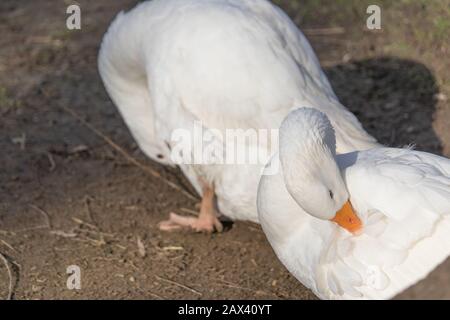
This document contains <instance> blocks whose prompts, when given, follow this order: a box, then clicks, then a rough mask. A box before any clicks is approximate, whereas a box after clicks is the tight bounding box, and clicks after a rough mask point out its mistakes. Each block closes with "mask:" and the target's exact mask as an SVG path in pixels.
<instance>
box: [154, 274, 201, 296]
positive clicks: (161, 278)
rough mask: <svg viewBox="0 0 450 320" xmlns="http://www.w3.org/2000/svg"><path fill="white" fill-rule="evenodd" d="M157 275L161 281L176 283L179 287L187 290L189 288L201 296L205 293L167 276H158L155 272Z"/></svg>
mask: <svg viewBox="0 0 450 320" xmlns="http://www.w3.org/2000/svg"><path fill="white" fill-rule="evenodd" d="M155 277H156V278H157V279H158V280H161V281H164V282H167V283H170V284H173V285H175V286H177V287H180V288H183V289H186V290H188V291H190V292H192V293H195V294H198V295H199V296H201V295H203V294H202V293H201V292H200V291H197V290H195V289H193V288H191V287H188V286H185V285H184V284H181V283H178V282H176V281H173V280H169V279H166V278H163V277H160V276H157V275H156V274H155Z"/></svg>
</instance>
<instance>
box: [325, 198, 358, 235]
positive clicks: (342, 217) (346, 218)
mask: <svg viewBox="0 0 450 320" xmlns="http://www.w3.org/2000/svg"><path fill="white" fill-rule="evenodd" d="M331 221H333V222H336V223H337V224H338V225H339V226H341V227H342V228H344V229H346V230H348V231H350V232H351V233H353V234H355V233H357V232H358V231H360V230H361V229H362V222H361V220H360V219H359V218H358V216H357V215H356V213H355V211H354V210H353V207H352V204H351V203H350V201H349V200H347V202H346V203H345V204H344V206H343V207H342V209H341V210H339V211H338V212H336V215H335V216H334V218H333V219H331Z"/></svg>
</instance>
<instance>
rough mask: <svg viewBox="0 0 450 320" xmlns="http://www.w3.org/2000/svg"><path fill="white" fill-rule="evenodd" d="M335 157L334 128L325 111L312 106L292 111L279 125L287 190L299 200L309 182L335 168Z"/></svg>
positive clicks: (281, 159)
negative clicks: (311, 107)
mask: <svg viewBox="0 0 450 320" xmlns="http://www.w3.org/2000/svg"><path fill="white" fill-rule="evenodd" d="M335 156H336V138H335V135H334V130H333V127H332V125H331V123H330V121H329V120H328V118H327V117H326V115H325V114H324V113H322V112H320V111H318V110H316V109H309V108H300V109H297V110H295V111H292V112H291V113H289V115H288V116H287V117H286V119H285V120H284V121H283V123H282V124H281V127H280V162H281V166H282V169H283V176H284V181H285V184H286V187H287V190H288V191H289V193H290V194H291V195H292V197H293V198H294V199H295V200H296V201H297V202H299V201H298V199H299V196H300V195H301V194H302V193H304V192H306V190H305V189H306V188H307V187H308V185H309V184H310V183H312V182H313V181H316V180H317V179H318V178H319V176H320V175H322V173H323V172H326V170H334V167H333V166H336V162H335ZM299 182H301V183H299Z"/></svg>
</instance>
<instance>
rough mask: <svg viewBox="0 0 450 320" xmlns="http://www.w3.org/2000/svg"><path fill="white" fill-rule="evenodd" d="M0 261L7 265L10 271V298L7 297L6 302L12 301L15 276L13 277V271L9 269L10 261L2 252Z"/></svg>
mask: <svg viewBox="0 0 450 320" xmlns="http://www.w3.org/2000/svg"><path fill="white" fill-rule="evenodd" d="M0 259H1V260H2V261H3V263H4V264H5V266H6V270H7V271H8V276H9V286H8V296H7V298H6V300H11V299H12V296H13V275H12V271H11V268H10V267H9V262H8V259H6V257H5V256H4V255H3V254H2V253H1V252H0Z"/></svg>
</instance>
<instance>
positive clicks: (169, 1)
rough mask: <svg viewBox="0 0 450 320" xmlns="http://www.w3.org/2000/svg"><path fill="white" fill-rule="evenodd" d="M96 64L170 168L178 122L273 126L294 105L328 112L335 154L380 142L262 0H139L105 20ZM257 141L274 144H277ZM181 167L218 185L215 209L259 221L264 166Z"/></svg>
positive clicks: (285, 21)
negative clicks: (108, 21) (108, 22)
mask: <svg viewBox="0 0 450 320" xmlns="http://www.w3.org/2000/svg"><path fill="white" fill-rule="evenodd" d="M99 71H100V75H101V77H102V79H103V82H104V84H105V87H106V89H107V91H108V93H109V95H110V96H111V98H112V100H113V101H114V103H115V104H116V105H117V107H118V108H119V110H120V113H121V115H122V116H123V118H124V120H125V122H126V124H127V126H128V127H129V129H130V131H131V133H132V135H133V137H134V138H135V139H136V141H137V143H138V145H139V146H140V148H141V149H142V150H143V151H144V153H145V154H146V155H148V156H149V157H151V158H152V159H153V160H155V161H158V162H161V163H163V164H167V165H175V163H174V162H173V161H172V160H171V149H172V148H173V147H174V146H173V142H172V140H171V135H172V133H173V131H174V130H176V129H178V128H185V129H187V130H190V129H189V128H192V125H193V123H194V122H196V121H197V122H200V123H201V124H202V126H204V127H205V128H213V129H216V130H219V131H222V132H223V131H225V130H226V129H237V128H239V129H243V130H247V129H255V130H258V129H278V127H279V125H280V123H281V121H282V120H283V118H284V117H285V116H286V115H287V114H288V112H289V111H290V110H291V109H292V108H294V107H295V106H299V105H300V106H302V105H310V106H313V107H315V108H318V109H320V110H321V111H323V112H324V113H326V114H327V115H328V116H329V118H330V120H331V121H332V123H333V125H334V127H335V130H336V137H337V150H338V152H349V151H353V150H356V149H368V148H371V147H374V146H376V145H377V144H376V141H375V139H374V138H373V137H371V136H370V135H368V134H367V133H366V132H365V131H364V130H363V129H362V127H361V125H360V123H359V122H358V120H357V119H356V118H355V117H354V116H353V115H352V114H351V113H350V112H349V111H348V110H347V109H346V108H345V107H343V106H342V105H341V104H340V103H339V101H338V100H337V98H336V96H335V94H334V92H333V90H332V88H331V86H330V84H329V82H328V80H327V78H326V76H325V75H324V73H323V71H322V70H321V68H320V65H319V63H318V60H317V58H316V56H315V54H314V52H313V50H312V49H311V46H310V45H309V43H308V41H307V39H306V38H305V37H304V35H303V34H302V33H301V32H300V31H299V30H298V29H297V27H296V26H295V25H294V23H293V22H292V21H291V20H290V19H289V18H288V16H287V15H285V14H284V13H283V12H282V11H281V10H280V9H279V8H278V7H276V6H274V5H273V4H271V3H270V2H268V1H266V0H154V1H148V2H144V3H142V4H139V5H138V6H137V7H136V8H134V9H132V10H131V11H129V12H127V13H123V12H122V13H120V14H119V15H118V16H117V17H116V18H115V20H114V21H113V22H112V24H111V26H110V28H109V29H108V31H107V33H106V35H105V36H104V39H103V42H102V45H101V50H100V54H99ZM249 147H250V148H256V147H261V146H256V145H251V146H249ZM262 147H263V148H267V149H270V150H275V149H276V147H277V141H272V142H270V143H269V144H268V145H263V146H262ZM179 165H180V167H181V169H182V171H183V172H184V173H185V175H186V176H187V177H188V179H189V180H190V181H191V183H192V184H193V185H194V187H195V188H196V189H197V191H198V192H199V193H200V194H201V193H202V192H203V188H202V186H201V183H200V182H199V181H200V180H202V181H206V184H208V185H214V186H215V195H216V197H217V202H218V206H219V210H220V212H221V213H222V214H224V215H226V216H228V217H230V218H232V219H242V220H252V221H257V220H258V216H257V208H256V194H257V185H258V181H259V178H260V174H261V168H262V167H263V166H264V163H263V164H259V165H186V164H182V163H181V164H179Z"/></svg>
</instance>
